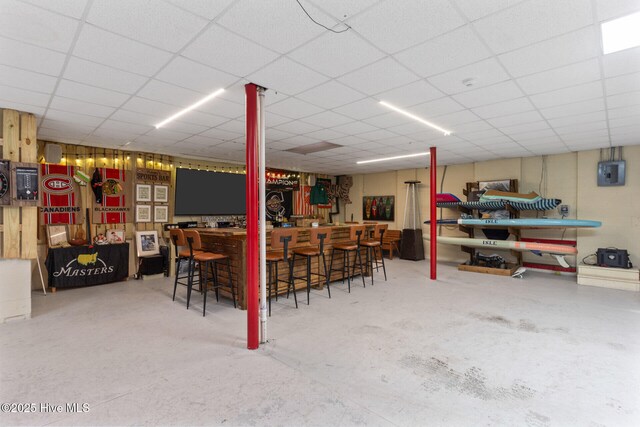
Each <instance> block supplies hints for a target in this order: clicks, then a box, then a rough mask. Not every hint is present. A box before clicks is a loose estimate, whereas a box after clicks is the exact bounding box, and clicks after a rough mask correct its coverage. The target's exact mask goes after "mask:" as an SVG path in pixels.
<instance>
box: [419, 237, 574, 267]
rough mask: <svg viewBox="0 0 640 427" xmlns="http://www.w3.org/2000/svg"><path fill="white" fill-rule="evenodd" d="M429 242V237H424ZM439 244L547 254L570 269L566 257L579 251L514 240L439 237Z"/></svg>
mask: <svg viewBox="0 0 640 427" xmlns="http://www.w3.org/2000/svg"><path fill="white" fill-rule="evenodd" d="M423 239H425V240H429V236H423ZM437 241H438V243H444V244H447V245H459V246H469V247H472V248H493V249H510V250H514V251H518V252H532V253H534V254H536V255H540V256H541V255H542V254H543V253H547V254H550V255H552V256H553V257H554V258H555V259H556V261H558V263H559V264H560V265H561V266H563V267H569V263H568V262H567V261H566V260H565V259H564V255H572V254H576V253H577V252H578V250H577V249H576V248H575V247H574V246H566V245H554V244H550V243H537V242H518V241H514V240H491V239H473V238H470V237H445V236H439V237H438V238H437Z"/></svg>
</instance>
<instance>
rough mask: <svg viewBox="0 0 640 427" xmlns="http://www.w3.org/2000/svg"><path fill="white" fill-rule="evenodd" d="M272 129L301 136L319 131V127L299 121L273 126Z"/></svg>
mask: <svg viewBox="0 0 640 427" xmlns="http://www.w3.org/2000/svg"><path fill="white" fill-rule="evenodd" d="M274 129H278V130H281V131H285V132H289V133H292V134H295V135H302V134H305V133H309V132H315V131H317V130H320V129H321V127H320V126H316V125H312V124H310V123H306V122H303V121H301V120H296V121H292V122H288V123H284V124H281V125H278V126H275V127H274Z"/></svg>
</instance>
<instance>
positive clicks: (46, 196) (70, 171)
mask: <svg viewBox="0 0 640 427" xmlns="http://www.w3.org/2000/svg"><path fill="white" fill-rule="evenodd" d="M75 169H76V168H75V167H74V166H64V165H54V164H46V163H45V164H42V165H40V172H41V176H42V177H41V181H40V188H41V189H42V196H41V197H42V206H41V207H40V220H41V223H42V224H82V222H83V219H84V216H83V215H82V207H81V198H80V191H79V186H78V184H77V183H76V181H75V180H74V179H73V176H74V174H75V172H76V170H75Z"/></svg>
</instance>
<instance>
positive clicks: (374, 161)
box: [356, 152, 429, 165]
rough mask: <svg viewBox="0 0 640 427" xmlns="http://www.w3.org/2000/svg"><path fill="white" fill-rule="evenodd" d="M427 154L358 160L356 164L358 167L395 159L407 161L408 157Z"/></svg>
mask: <svg viewBox="0 0 640 427" xmlns="http://www.w3.org/2000/svg"><path fill="white" fill-rule="evenodd" d="M428 155H429V153H428V152H426V153H416V154H405V155H403V156H393V157H383V158H382V159H373V160H360V161H359V162H356V164H358V165H364V164H365V163H376V162H386V161H387V160H396V159H407V158H409V157H421V156H428Z"/></svg>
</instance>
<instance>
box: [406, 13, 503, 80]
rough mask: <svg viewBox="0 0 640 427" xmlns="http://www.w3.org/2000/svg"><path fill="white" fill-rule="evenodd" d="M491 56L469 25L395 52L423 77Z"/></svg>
mask: <svg viewBox="0 0 640 427" xmlns="http://www.w3.org/2000/svg"><path fill="white" fill-rule="evenodd" d="M489 56H491V52H489V50H488V49H487V48H486V47H485V45H484V44H483V43H482V42H481V41H480V40H479V39H478V37H476V35H475V34H474V32H473V31H472V29H471V28H470V27H469V26H468V25H466V26H464V27H461V28H459V29H456V30H454V31H451V32H449V33H447V34H444V35H442V36H439V37H436V38H434V39H433V40H429V41H427V42H425V43H423V44H420V45H418V46H415V47H412V48H411V49H407V50H405V51H403V52H400V53H398V54H396V55H395V58H396V59H398V61H400V63H401V64H403V65H405V66H407V67H408V68H409V69H411V70H413V71H415V72H416V73H418V75H420V76H422V77H428V76H432V75H434V74H439V73H442V72H444V71H447V70H452V69H454V68H457V67H461V66H463V65H467V64H471V63H473V62H477V61H480V60H482V59H484V58H487V57H489Z"/></svg>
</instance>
